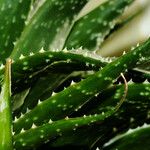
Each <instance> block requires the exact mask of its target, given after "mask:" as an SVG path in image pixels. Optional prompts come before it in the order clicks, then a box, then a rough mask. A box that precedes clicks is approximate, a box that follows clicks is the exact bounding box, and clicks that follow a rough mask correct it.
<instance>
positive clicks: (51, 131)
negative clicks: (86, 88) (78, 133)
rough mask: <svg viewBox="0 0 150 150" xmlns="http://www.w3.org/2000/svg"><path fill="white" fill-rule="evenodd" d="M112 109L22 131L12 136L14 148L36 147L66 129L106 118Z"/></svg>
mask: <svg viewBox="0 0 150 150" xmlns="http://www.w3.org/2000/svg"><path fill="white" fill-rule="evenodd" d="M113 113H114V110H112V111H109V112H107V113H105V115H102V114H99V115H93V116H84V117H79V118H70V119H69V118H66V119H64V120H59V121H55V122H52V121H50V123H47V124H45V125H42V126H40V127H35V128H34V129H30V130H28V131H25V132H23V133H20V134H18V135H15V136H14V146H15V148H16V149H20V148H21V149H27V148H33V147H37V146H38V145H40V144H41V143H43V142H45V141H46V140H51V139H53V138H54V137H56V136H60V135H62V134H63V133H65V132H66V131H68V130H75V129H76V128H79V127H82V126H84V125H88V124H91V123H94V122H98V121H99V122H103V121H104V120H105V119H106V118H108V117H109V116H111V115H112V114H113Z"/></svg>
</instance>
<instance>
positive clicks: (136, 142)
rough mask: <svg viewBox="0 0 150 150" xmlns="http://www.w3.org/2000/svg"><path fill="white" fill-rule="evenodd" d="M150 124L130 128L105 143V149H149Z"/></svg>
mask: <svg viewBox="0 0 150 150" xmlns="http://www.w3.org/2000/svg"><path fill="white" fill-rule="evenodd" d="M149 139H150V125H148V124H144V125H143V126H142V127H138V128H136V129H130V130H128V131H127V132H126V133H125V134H121V135H118V136H116V137H115V138H114V139H112V140H110V141H109V142H108V143H106V144H105V146H104V150H116V149H118V150H127V149H132V150H141V149H142V150H148V149H149V147H150V143H149Z"/></svg>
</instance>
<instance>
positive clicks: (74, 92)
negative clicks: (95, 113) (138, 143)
mask: <svg viewBox="0 0 150 150" xmlns="http://www.w3.org/2000/svg"><path fill="white" fill-rule="evenodd" d="M149 48H150V39H149V40H147V41H146V42H145V43H143V45H141V46H139V47H137V48H135V49H134V50H133V51H131V52H129V53H127V54H126V55H123V56H122V57H120V58H118V59H117V60H115V61H113V62H112V63H109V64H108V65H107V66H105V67H104V68H103V69H102V70H100V71H98V72H97V73H95V74H93V75H91V76H90V77H88V78H87V79H85V80H83V81H81V82H79V83H77V84H74V85H72V86H70V87H68V88H66V89H65V90H63V91H61V92H59V93H58V94H55V95H54V96H52V97H50V98H49V99H47V100H45V101H44V102H42V103H39V105H38V106H37V107H35V108H34V109H33V110H32V111H30V112H29V113H27V114H25V115H24V116H22V117H21V118H19V119H18V120H17V121H16V122H15V123H14V131H20V130H21V128H23V127H24V128H25V129H27V128H30V126H31V125H32V124H33V123H35V124H42V123H43V122H45V121H47V120H49V119H52V120H54V119H55V120H57V119H61V118H64V117H65V116H67V115H69V114H71V113H72V112H74V111H78V109H79V108H81V107H82V105H84V104H85V103H86V102H87V101H89V100H90V99H91V98H92V97H94V96H95V94H97V93H99V92H100V91H102V90H104V89H105V88H107V87H108V86H109V85H111V83H112V82H113V80H115V79H116V78H117V77H118V76H119V75H120V73H121V72H125V70H126V69H130V68H132V67H135V65H136V64H137V62H138V60H139V58H140V57H145V56H146V55H149V54H150V51H149ZM110 70H113V72H111V73H110ZM39 112H40V113H39ZM53 112H55V113H53ZM37 114H38V115H37ZM26 120H28V121H26Z"/></svg>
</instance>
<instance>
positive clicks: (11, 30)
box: [0, 0, 31, 62]
mask: <svg viewBox="0 0 150 150" xmlns="http://www.w3.org/2000/svg"><path fill="white" fill-rule="evenodd" d="M30 4H31V0H1V1H0V62H2V61H3V62H5V59H6V58H7V57H8V56H9V55H10V53H11V51H12V50H13V47H14V44H13V43H14V42H16V40H17V38H18V37H19V36H20V34H21V32H22V30H23V28H24V26H25V20H26V18H27V15H28V11H29V9H30Z"/></svg>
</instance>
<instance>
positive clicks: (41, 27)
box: [11, 0, 133, 59]
mask: <svg viewBox="0 0 150 150" xmlns="http://www.w3.org/2000/svg"><path fill="white" fill-rule="evenodd" d="M87 1H88V0H76V1H67V0H64V1H62V0H57V1H56V0H53V1H48V0H46V1H45V2H44V3H42V5H41V7H39V9H38V10H37V11H36V13H35V14H34V15H33V16H32V17H31V19H30V20H29V22H28V25H27V26H26V28H25V30H24V31H23V33H22V35H21V37H20V39H19V41H18V42H17V44H16V46H15V48H14V50H13V52H12V55H11V57H12V58H13V59H16V58H18V57H19V56H20V54H25V55H26V54H29V52H31V51H32V52H35V51H38V50H40V49H41V48H42V47H43V48H44V49H46V50H51V49H60V50H61V49H63V47H65V46H67V47H69V49H72V47H74V48H75V47H78V48H79V47H80V46H83V47H84V48H88V49H91V48H94V47H98V46H99V45H100V41H101V40H102V39H103V38H104V37H105V36H106V35H107V34H108V33H109V31H110V30H111V28H113V26H114V25H115V21H114V20H115V19H116V18H117V17H118V16H119V15H120V14H121V13H122V11H123V10H124V8H125V7H126V6H127V5H129V4H130V3H131V2H132V1H133V0H122V1H119V0H111V1H110V2H109V1H108V2H106V3H104V4H103V3H102V4H101V3H97V6H96V8H94V10H93V9H92V10H91V11H90V12H88V14H85V15H80V12H81V10H82V8H83V7H84V6H85V4H86V3H87ZM99 5H100V6H99ZM55 12H56V13H55ZM91 20H92V21H91ZM80 24H83V26H80ZM81 31H82V32H81ZM70 32H71V33H70ZM78 33H79V34H78ZM91 33H92V34H91ZM66 39H67V41H66ZM31 41H32V42H31ZM65 42H66V44H65Z"/></svg>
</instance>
